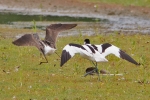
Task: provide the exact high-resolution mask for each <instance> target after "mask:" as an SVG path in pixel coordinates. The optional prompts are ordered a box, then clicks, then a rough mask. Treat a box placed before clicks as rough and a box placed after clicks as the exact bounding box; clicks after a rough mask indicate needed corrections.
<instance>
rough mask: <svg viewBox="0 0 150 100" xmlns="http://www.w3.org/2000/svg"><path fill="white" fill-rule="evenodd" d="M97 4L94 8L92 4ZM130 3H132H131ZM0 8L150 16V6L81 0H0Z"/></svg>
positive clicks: (27, 11)
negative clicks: (84, 0)
mask: <svg viewBox="0 0 150 100" xmlns="http://www.w3.org/2000/svg"><path fill="white" fill-rule="evenodd" d="M95 5H96V6H97V8H95V7H94V6H95ZM131 5H132V4H131ZM0 9H1V10H9V11H18V12H26V13H32V12H33V13H34V12H36V11H37V12H39V13H40V12H41V13H42V12H43V13H44V12H45V13H46V14H51V13H52V12H61V13H68V12H70V14H71V13H80V14H83V13H84V14H97V13H98V14H106V15H132V16H145V17H149V16H150V8H147V7H135V6H121V5H116V4H104V3H91V2H83V1H82V0H38V1H37V0H0Z"/></svg>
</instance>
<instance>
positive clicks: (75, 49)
mask: <svg viewBox="0 0 150 100" xmlns="http://www.w3.org/2000/svg"><path fill="white" fill-rule="evenodd" d="M76 53H80V54H85V55H87V56H92V55H91V54H90V53H88V52H87V51H86V49H85V48H84V47H83V46H82V45H79V44H73V43H70V44H68V45H66V46H65V47H64V48H63V51H62V54H61V63H60V66H63V65H64V64H65V63H66V62H67V61H68V60H69V59H70V58H72V57H73V56H74V55H75V54H76Z"/></svg>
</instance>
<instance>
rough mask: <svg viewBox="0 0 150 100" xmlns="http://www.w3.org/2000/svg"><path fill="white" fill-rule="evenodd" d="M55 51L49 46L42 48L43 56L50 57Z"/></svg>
mask: <svg viewBox="0 0 150 100" xmlns="http://www.w3.org/2000/svg"><path fill="white" fill-rule="evenodd" d="M55 50H56V49H54V48H51V47H50V46H47V45H45V47H44V54H45V55H51V54H53V53H54V52H55Z"/></svg>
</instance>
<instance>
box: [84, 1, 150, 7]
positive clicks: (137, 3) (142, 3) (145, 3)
mask: <svg viewBox="0 0 150 100" xmlns="http://www.w3.org/2000/svg"><path fill="white" fill-rule="evenodd" d="M84 1H86V2H101V3H108V4H121V5H124V6H130V5H132V6H143V7H150V0H84Z"/></svg>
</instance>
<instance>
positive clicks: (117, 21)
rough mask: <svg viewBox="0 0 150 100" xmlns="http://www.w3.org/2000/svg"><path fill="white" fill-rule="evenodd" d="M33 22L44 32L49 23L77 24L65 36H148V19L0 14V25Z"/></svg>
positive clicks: (149, 21) (149, 22) (15, 25)
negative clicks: (76, 28)
mask: <svg viewBox="0 0 150 100" xmlns="http://www.w3.org/2000/svg"><path fill="white" fill-rule="evenodd" d="M33 20H35V22H36V26H37V28H39V29H41V30H45V27H46V26H47V25H49V24H50V23H58V22H60V23H77V24H78V26H80V29H78V30H73V31H72V32H71V33H68V34H66V35H73V34H74V35H76V34H80V33H82V34H83V35H84V34H86V35H92V34H97V33H112V32H118V33H129V34H131V33H141V34H149V32H150V27H149V26H150V19H148V18H147V19H146V18H142V17H135V16H134V17H133V16H117V15H112V16H106V15H77V14H76V16H74V17H73V15H72V16H68V15H64V16H63V15H61V16H59V15H57V14H56V15H52V16H51V15H36V14H35V15H24V14H22V13H4V12H1V13H0V24H2V25H9V27H15V28H29V29H30V28H32V26H33Z"/></svg>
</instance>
